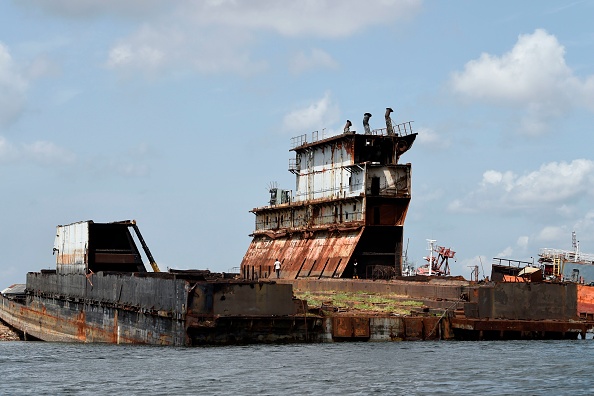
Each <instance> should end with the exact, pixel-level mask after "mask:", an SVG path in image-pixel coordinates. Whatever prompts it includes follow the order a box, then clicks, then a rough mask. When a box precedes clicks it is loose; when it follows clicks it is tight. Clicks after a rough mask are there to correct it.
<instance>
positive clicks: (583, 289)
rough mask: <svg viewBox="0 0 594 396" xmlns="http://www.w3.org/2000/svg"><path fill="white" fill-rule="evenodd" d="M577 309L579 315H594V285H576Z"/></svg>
mask: <svg viewBox="0 0 594 396" xmlns="http://www.w3.org/2000/svg"><path fill="white" fill-rule="evenodd" d="M577 290H578V300H577V309H578V314H579V315H580V317H586V318H590V319H592V318H593V317H594V286H586V285H578V286H577Z"/></svg>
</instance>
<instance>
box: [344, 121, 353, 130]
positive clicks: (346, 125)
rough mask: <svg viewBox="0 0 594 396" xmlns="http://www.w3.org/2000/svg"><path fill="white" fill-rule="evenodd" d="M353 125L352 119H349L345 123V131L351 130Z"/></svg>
mask: <svg viewBox="0 0 594 396" xmlns="http://www.w3.org/2000/svg"><path fill="white" fill-rule="evenodd" d="M352 126H353V123H352V122H351V121H350V120H347V122H346V124H344V130H343V132H344V133H347V132H350V131H351V127H352Z"/></svg>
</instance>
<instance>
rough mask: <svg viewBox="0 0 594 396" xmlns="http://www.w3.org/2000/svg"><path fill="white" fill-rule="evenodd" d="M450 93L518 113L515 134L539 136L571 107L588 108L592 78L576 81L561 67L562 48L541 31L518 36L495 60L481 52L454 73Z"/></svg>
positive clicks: (593, 93)
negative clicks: (517, 126) (508, 48)
mask: <svg viewBox="0 0 594 396" xmlns="http://www.w3.org/2000/svg"><path fill="white" fill-rule="evenodd" d="M451 86H452V89H453V90H454V91H455V92H457V93H459V94H461V95H463V96H465V97H467V98H470V99H472V100H482V101H485V102H487V103H490V104H495V105H499V106H502V107H510V108H512V109H514V110H515V109H519V111H520V113H519V117H520V126H519V128H518V129H519V132H520V133H522V134H525V135H532V136H536V135H540V134H542V133H544V132H546V131H547V130H548V129H549V125H550V122H551V121H552V120H555V119H556V118H558V117H560V116H562V115H564V114H566V113H567V112H568V111H569V110H570V108H571V107H572V106H575V105H579V106H590V107H591V108H592V109H594V105H592V100H591V99H592V98H594V76H589V77H588V78H587V79H586V81H585V82H581V81H580V80H579V79H578V78H577V77H576V76H575V75H574V74H573V71H572V70H571V69H570V68H569V67H568V66H567V64H566V63H565V48H564V47H563V46H562V45H561V44H560V43H559V41H558V40H557V38H556V37H555V36H553V35H551V34H548V33H547V32H546V31H545V30H542V29H537V30H535V31H534V33H532V34H525V35H520V36H519V37H518V41H517V43H516V44H515V46H514V47H513V48H512V49H511V50H510V51H509V52H507V53H505V54H503V55H502V56H500V57H498V56H495V55H491V54H487V53H483V54H482V55H481V56H480V57H479V58H478V59H476V60H472V61H470V62H468V63H467V64H466V65H465V67H464V71H463V72H458V73H454V74H453V76H452V79H451Z"/></svg>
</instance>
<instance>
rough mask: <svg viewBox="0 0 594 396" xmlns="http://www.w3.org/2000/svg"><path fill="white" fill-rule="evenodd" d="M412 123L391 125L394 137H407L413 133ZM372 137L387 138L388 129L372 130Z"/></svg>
mask: <svg viewBox="0 0 594 396" xmlns="http://www.w3.org/2000/svg"><path fill="white" fill-rule="evenodd" d="M413 122H414V121H406V122H403V123H401V124H393V125H392V128H393V129H394V133H395V134H396V136H407V135H411V134H412V133H413V130H412V123H413ZM371 134H372V135H380V136H387V135H388V128H379V129H374V130H372V131H371Z"/></svg>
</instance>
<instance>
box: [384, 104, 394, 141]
mask: <svg viewBox="0 0 594 396" xmlns="http://www.w3.org/2000/svg"><path fill="white" fill-rule="evenodd" d="M393 112H394V110H392V109H391V108H390V107H386V131H387V132H388V135H394V127H393V126H392V119H391V118H390V113H393Z"/></svg>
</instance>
